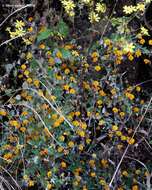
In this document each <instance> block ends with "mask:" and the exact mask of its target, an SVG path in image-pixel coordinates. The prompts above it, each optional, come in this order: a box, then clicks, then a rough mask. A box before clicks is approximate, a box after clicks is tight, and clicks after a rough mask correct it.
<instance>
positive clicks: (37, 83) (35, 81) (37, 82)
mask: <svg viewBox="0 0 152 190" xmlns="http://www.w3.org/2000/svg"><path fill="white" fill-rule="evenodd" d="M33 84H34V85H35V86H36V87H37V88H38V87H39V86H40V81H39V80H34V82H33Z"/></svg>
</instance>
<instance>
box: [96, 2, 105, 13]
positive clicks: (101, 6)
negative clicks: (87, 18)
mask: <svg viewBox="0 0 152 190" xmlns="http://www.w3.org/2000/svg"><path fill="white" fill-rule="evenodd" d="M96 11H97V12H98V13H99V12H100V13H105V12H106V5H105V4H103V3H97V4H96Z"/></svg>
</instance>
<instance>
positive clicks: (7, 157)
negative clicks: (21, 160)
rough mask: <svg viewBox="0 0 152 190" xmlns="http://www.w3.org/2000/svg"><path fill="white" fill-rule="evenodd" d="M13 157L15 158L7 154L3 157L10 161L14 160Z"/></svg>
mask: <svg viewBox="0 0 152 190" xmlns="http://www.w3.org/2000/svg"><path fill="white" fill-rule="evenodd" d="M12 157H13V154H12V153H7V154H4V156H3V158H4V159H6V160H10V159H12Z"/></svg>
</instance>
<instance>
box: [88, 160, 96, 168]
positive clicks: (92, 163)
mask: <svg viewBox="0 0 152 190" xmlns="http://www.w3.org/2000/svg"><path fill="white" fill-rule="evenodd" d="M89 165H90V166H91V167H92V168H94V167H95V160H89Z"/></svg>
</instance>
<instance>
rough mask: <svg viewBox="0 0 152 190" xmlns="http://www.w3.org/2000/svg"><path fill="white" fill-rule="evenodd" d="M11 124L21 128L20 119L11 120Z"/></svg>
mask: <svg viewBox="0 0 152 190" xmlns="http://www.w3.org/2000/svg"><path fill="white" fill-rule="evenodd" d="M9 124H10V126H12V127H16V128H19V127H20V123H19V122H18V121H16V120H11V121H9Z"/></svg>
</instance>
